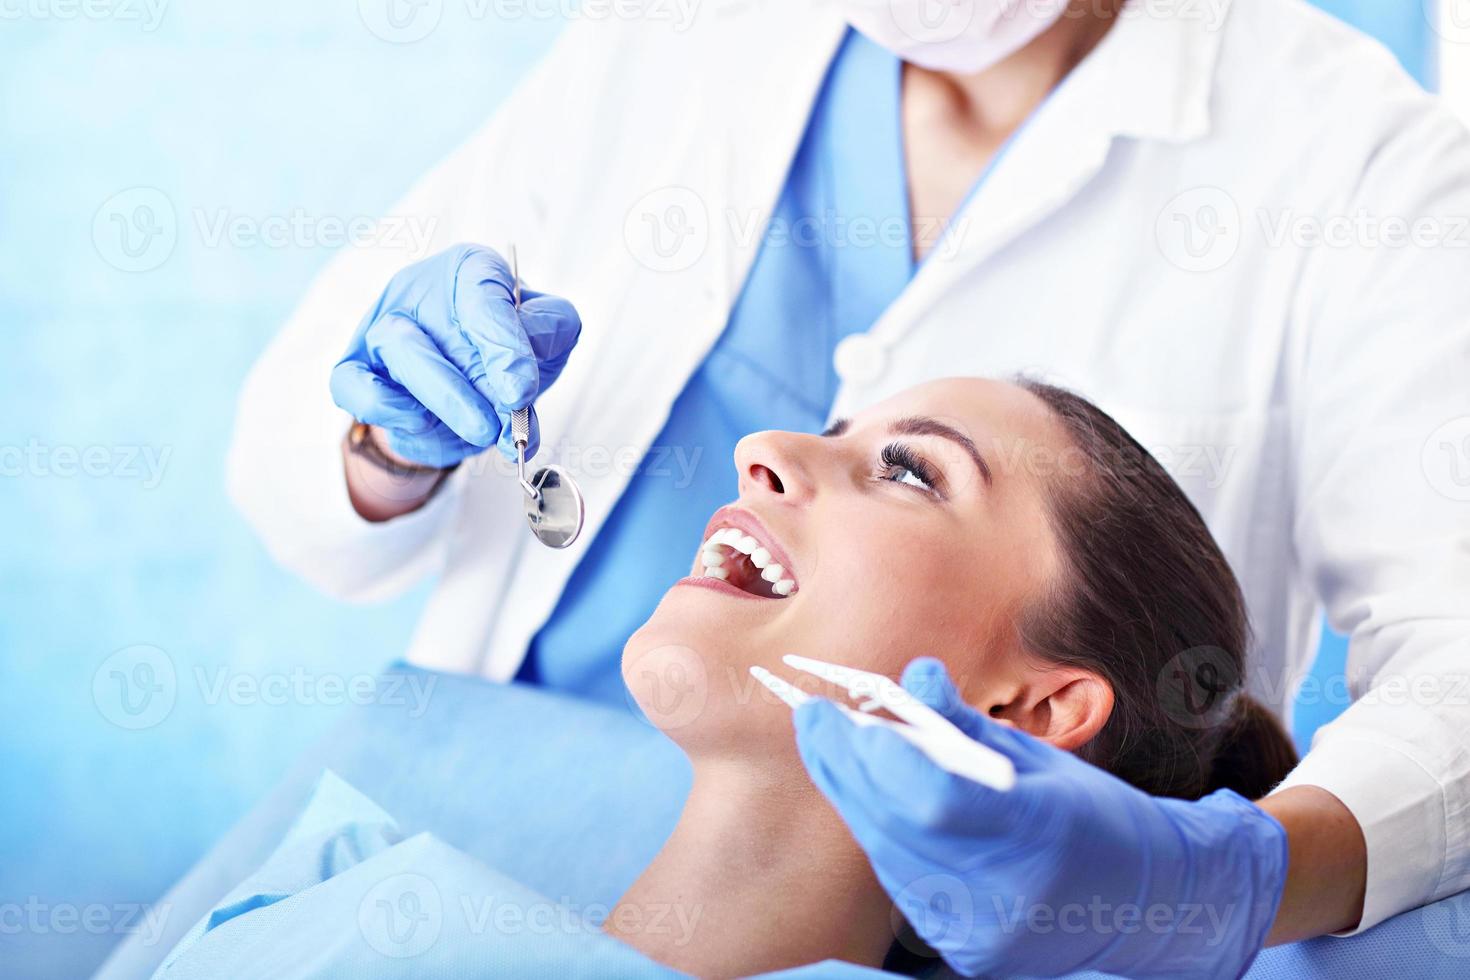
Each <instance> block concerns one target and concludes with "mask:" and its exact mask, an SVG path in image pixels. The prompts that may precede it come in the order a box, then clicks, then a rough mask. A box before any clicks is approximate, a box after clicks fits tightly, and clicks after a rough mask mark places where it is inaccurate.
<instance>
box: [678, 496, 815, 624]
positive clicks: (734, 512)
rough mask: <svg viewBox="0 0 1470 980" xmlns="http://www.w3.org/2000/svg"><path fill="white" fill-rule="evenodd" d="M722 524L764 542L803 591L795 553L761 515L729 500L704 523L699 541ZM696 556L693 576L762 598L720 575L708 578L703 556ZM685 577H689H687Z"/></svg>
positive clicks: (703, 540) (702, 540)
mask: <svg viewBox="0 0 1470 980" xmlns="http://www.w3.org/2000/svg"><path fill="white" fill-rule="evenodd" d="M722 527H733V528H738V529H740V530H741V531H744V532H745V533H746V534H749V535H751V536H752V537H754V538H755V539H756V540H757V541H759V542H760V543H761V547H763V548H765V549H766V550H767V551H769V552H770V553H771V557H772V558H774V559H775V560H776V561H777V562H779V563H780V564H781V567H782V568H784V569H785V570H786V572H787V574H788V575H790V576H791V578H792V580H793V581H795V582H796V589H797V592H798V593H800V591H801V572H800V570H799V569H798V568H797V567H796V565H795V563H793V562H792V560H791V556H790V555H789V554H787V552H786V548H785V547H784V546H783V545H782V544H781V541H780V539H778V538H777V537H776V536H775V535H774V534H772V533H771V532H770V531H769V530H768V529H767V528H766V526H765V525H764V524H762V523H761V521H760V518H758V517H756V516H755V515H754V514H752V513H751V512H750V511H748V510H746V509H745V508H743V507H737V506H736V505H734V504H726V505H725V506H724V507H721V508H720V509H719V510H717V511H715V512H714V514H713V515H712V516H711V517H710V519H709V523H708V524H706V525H705V526H704V534H703V535H702V536H701V537H700V539H699V543H700V544H701V545H702V544H704V542H706V541H708V540H709V538H710V535H711V534H714V533H715V531H717V530H719V529H720V528H722ZM694 560H695V565H694V568H693V569H692V573H691V575H690V577H691V578H696V579H700V580H701V583H702V582H703V581H706V580H707V581H711V582H719V583H720V584H721V585H724V586H726V588H728V589H729V590H730V591H731V592H735V593H738V594H740V595H743V596H745V597H746V598H748V599H760V598H761V597H760V596H753V595H751V594H750V593H749V592H745V591H744V590H742V589H737V588H735V586H733V585H728V584H727V583H725V582H722V581H720V580H719V579H715V578H710V579H706V577H705V576H702V575H700V571H701V569H700V567H699V565H698V561H699V556H698V555H695V559H694ZM685 581H687V579H686V580H685ZM767 601H769V600H767Z"/></svg>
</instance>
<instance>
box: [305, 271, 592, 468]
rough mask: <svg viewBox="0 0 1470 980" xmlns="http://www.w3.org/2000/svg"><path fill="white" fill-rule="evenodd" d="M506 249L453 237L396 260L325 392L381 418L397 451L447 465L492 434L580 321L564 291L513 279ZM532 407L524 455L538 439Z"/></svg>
mask: <svg viewBox="0 0 1470 980" xmlns="http://www.w3.org/2000/svg"><path fill="white" fill-rule="evenodd" d="M512 295H513V279H512V276H511V270H510V267H509V265H507V264H506V262H505V260H504V259H502V258H501V257H500V256H499V255H497V254H496V253H495V252H492V251H491V250H490V249H488V248H481V247H480V246H477V245H456V246H455V247H453V248H451V249H449V250H448V251H445V252H441V253H439V254H438V255H434V256H430V257H429V258H427V259H424V260H423V261H421V262H416V263H414V264H413V265H410V266H408V267H407V268H405V269H403V270H402V271H400V272H399V273H398V274H397V275H395V276H394V277H393V278H392V279H391V280H390V281H389V283H388V288H387V289H385V290H384V291H383V295H382V296H381V297H379V299H378V302H377V305H376V306H374V307H373V309H372V310H371V311H370V312H369V313H368V314H367V316H365V317H363V319H362V322H361V323H360V324H359V325H358V328H357V333H356V334H354V335H353V337H352V342H351V343H350V344H349V345H348V347H347V353H346V354H345V355H344V356H343V358H342V360H341V361H340V362H338V364H337V366H336V367H335V368H333V370H332V400H333V401H335V402H336V403H337V404H338V405H340V406H341V407H342V408H344V409H346V410H347V411H348V412H351V413H352V415H353V417H354V418H356V419H359V420H360V421H363V422H367V423H368V424H370V425H376V426H380V427H381V428H383V429H384V430H385V431H386V432H387V435H388V445H389V447H390V448H391V449H392V450H393V451H394V452H395V453H397V454H398V455H400V456H402V457H404V458H406V459H408V460H411V461H413V462H415V463H419V464H421V465H426V466H439V467H448V466H452V465H454V464H455V463H458V462H460V461H461V460H463V459H464V458H466V457H468V456H473V455H475V454H476V453H478V452H480V451H481V450H482V449H484V448H486V447H488V446H493V445H495V444H496V443H497V442H498V443H499V444H500V449H501V452H503V453H505V454H506V455H507V456H508V457H509V458H511V459H514V458H515V445H514V443H513V442H512V441H511V432H510V416H511V413H512V412H513V411H515V410H516V409H518V408H522V407H525V406H527V405H530V404H531V402H532V401H534V400H535V398H536V396H537V395H538V394H539V393H540V392H541V391H543V390H545V389H546V388H547V387H549V386H550V385H551V383H552V382H553V381H555V380H556V378H557V376H558V375H559V374H561V371H562V368H564V367H565V366H566V363H567V356H568V355H569V354H570V353H571V350H572V347H573V346H574V345H575V344H576V343H577V337H578V335H579V334H580V333H581V331H582V322H581V319H580V318H579V317H578V316H577V311H576V310H574V309H573V308H572V305H571V304H570V303H568V302H567V301H566V300H564V299H561V298H559V297H556V296H547V295H545V294H543V293H538V292H535V291H533V290H529V289H526V288H525V287H524V285H522V288H521V308H520V311H519V312H520V315H519V316H517V311H516V309H515V307H514V304H513V302H512ZM540 441H541V433H540V426H539V424H538V423H537V420H536V414H535V410H534V409H532V411H531V438H530V442H529V445H528V446H527V449H526V453H527V456H528V457H529V456H532V455H535V452H536V449H537V447H538V446H539V445H540Z"/></svg>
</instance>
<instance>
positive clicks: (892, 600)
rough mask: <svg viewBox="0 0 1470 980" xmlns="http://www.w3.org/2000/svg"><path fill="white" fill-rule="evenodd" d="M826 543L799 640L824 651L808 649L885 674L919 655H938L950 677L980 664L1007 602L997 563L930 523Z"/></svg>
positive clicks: (1000, 629)
mask: <svg viewBox="0 0 1470 980" xmlns="http://www.w3.org/2000/svg"><path fill="white" fill-rule="evenodd" d="M916 542H923V544H922V545H921V544H916ZM833 550H834V549H828V553H827V554H824V556H823V557H824V561H823V565H822V568H821V581H820V583H819V589H820V594H819V595H818V594H817V590H813V595H812V596H811V598H812V599H819V600H820V601H819V602H815V603H814V604H813V605H814V606H815V607H816V610H817V611H816V613H815V615H814V616H813V617H812V621H811V622H810V623H809V624H808V631H809V634H810V635H809V636H808V637H807V638H806V640H807V644H808V645H815V646H814V648H816V649H823V650H826V651H828V653H827V654H825V655H824V654H821V653H818V654H814V656H819V657H825V659H835V658H840V657H845V658H846V660H844V661H843V662H845V663H848V664H850V665H852V666H855V667H861V668H862V669H865V670H873V671H877V672H879V673H883V674H889V675H897V674H899V673H901V672H902V671H903V668H904V666H905V665H907V664H908V662H909V661H911V660H913V659H914V658H915V657H920V656H933V657H939V658H940V659H941V660H944V661H945V662H946V663H947V664H949V665H950V666H951V672H952V673H955V674H960V673H966V672H973V671H975V670H978V669H980V665H981V664H982V663H983V662H984V660H985V659H986V658H987V655H988V653H989V651H990V650H991V648H992V647H994V646H995V638H996V637H997V636H998V635H1000V633H1002V632H1003V626H1004V624H1003V623H1002V622H1001V619H1002V618H1003V610H1004V609H1005V608H1007V606H1008V605H1009V602H1008V597H1007V596H1006V595H1005V594H1004V590H1005V588H1006V586H1005V576H1004V575H1003V574H1002V572H1003V569H1002V568H1000V567H999V566H998V565H997V564H995V563H991V564H987V563H986V561H985V559H984V558H983V557H982V556H978V555H977V554H976V548H974V547H972V546H969V545H964V544H962V543H960V542H958V541H957V540H956V539H955V538H954V536H952V535H944V534H936V533H934V531H933V529H932V528H925V529H923V530H922V532H921V531H917V530H914V529H908V530H904V531H900V530H897V529H895V528H894V527H893V526H892V525H890V526H889V527H888V528H886V529H884V530H881V531H870V532H868V533H866V534H864V535H863V536H862V537H861V538H858V537H856V536H849V537H848V539H847V544H846V545H844V546H843V547H842V548H841V550H840V553H839V554H832V553H831V552H832V551H833ZM957 679H958V678H957Z"/></svg>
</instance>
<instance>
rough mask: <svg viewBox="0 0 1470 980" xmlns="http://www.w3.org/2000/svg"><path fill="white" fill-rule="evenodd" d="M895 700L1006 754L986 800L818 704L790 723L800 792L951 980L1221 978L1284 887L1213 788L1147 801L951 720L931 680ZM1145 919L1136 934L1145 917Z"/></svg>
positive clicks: (951, 709)
mask: <svg viewBox="0 0 1470 980" xmlns="http://www.w3.org/2000/svg"><path fill="white" fill-rule="evenodd" d="M903 685H904V687H905V688H906V689H907V690H908V691H910V692H911V693H913V694H915V695H916V696H918V697H920V698H921V699H923V700H924V701H925V703H927V704H929V705H930V706H931V707H933V708H936V709H937V710H939V711H941V712H942V713H943V714H944V715H945V716H946V717H948V718H949V719H950V720H951V721H953V722H954V723H955V724H956V725H958V726H959V727H960V728H961V729H963V730H964V731H965V733H966V734H967V735H969V736H970V737H972V738H975V739H977V740H978V741H980V742H983V743H984V744H986V745H989V746H991V747H992V748H995V749H997V750H998V751H1000V752H1002V753H1004V754H1005V755H1007V756H1009V757H1010V758H1011V760H1012V761H1013V762H1014V763H1015V766H1016V785H1015V787H1014V788H1013V789H1011V790H1010V791H1008V792H997V791H995V790H992V789H989V788H987V787H985V786H981V785H980V784H978V783H974V782H971V781H970V780H967V779H964V778H961V777H959V776H953V775H951V774H949V773H947V772H945V771H944V770H942V769H940V768H939V767H937V766H935V765H934V764H933V763H932V762H930V761H929V759H928V757H927V756H925V755H924V754H923V753H922V752H920V751H919V750H918V749H916V748H914V746H912V745H911V744H909V743H908V742H907V741H905V740H904V739H902V738H900V737H899V736H897V735H895V734H894V733H893V732H891V731H887V730H884V729H882V728H879V727H863V728H860V727H857V726H855V725H853V724H852V722H850V721H849V720H848V719H847V718H846V717H844V716H843V715H842V714H841V713H840V712H839V711H838V710H837V709H836V706H835V705H833V704H832V703H831V702H829V701H824V700H816V701H812V702H810V703H808V704H805V705H803V706H802V707H801V708H800V709H798V710H797V712H796V715H795V724H796V734H797V744H798V746H799V748H800V751H801V757H802V760H803V762H805V764H806V767H807V770H808V771H809V772H810V773H811V776H812V779H813V780H814V781H815V782H816V784H817V785H818V786H819V787H820V788H821V790H822V792H823V793H825V794H826V796H827V798H828V799H829V800H831V801H832V804H833V805H834V806H835V807H836V808H837V810H838V812H839V813H840V814H841V815H842V817H843V819H844V820H846V822H847V824H848V826H849V827H850V828H851V830H852V833H853V836H854V837H855V838H856V839H857V842H858V843H859V844H860V845H861V846H862V848H863V850H864V851H866V852H867V854H868V857H869V859H870V860H871V862H872V865H873V868H874V869H875V870H876V871H877V874H878V878H879V880H880V881H881V882H882V883H883V887H884V888H885V889H886V890H887V891H888V893H889V894H890V895H891V896H892V897H893V899H894V901H895V903H896V904H897V905H898V907H899V909H900V910H901V911H902V912H903V913H904V914H905V916H906V917H907V918H908V919H909V921H910V923H911V924H912V925H913V926H914V928H915V931H917V932H918V934H919V935H920V936H922V937H923V938H924V940H925V941H926V942H928V943H929V944H930V945H931V946H933V947H934V948H935V949H936V950H937V951H938V952H939V953H940V954H941V955H942V956H943V957H944V958H945V960H946V961H947V962H948V963H949V964H950V966H952V967H954V968H955V969H956V970H958V971H960V972H961V973H963V974H966V975H968V976H974V975H976V974H979V973H985V974H997V975H1001V976H1014V975H1018V974H1019V975H1028V976H1058V975H1061V974H1066V973H1071V972H1074V971H1077V970H1084V969H1094V970H1101V971H1103V972H1109V973H1120V974H1124V975H1126V976H1129V977H1174V978H1181V977H1238V976H1240V975H1241V974H1243V973H1244V972H1245V970H1246V968H1247V967H1249V965H1250V963H1251V961H1252V960H1253V959H1254V958H1255V955H1256V953H1257V952H1258V951H1259V950H1260V948H1261V945H1262V944H1263V942H1264V941H1265V937H1266V933H1267V931H1268V930H1269V928H1270V926H1271V922H1272V920H1273V919H1274V918H1275V916H1276V908H1277V905H1278V904H1279V902H1280V900H1281V892H1282V888H1283V887H1284V884H1285V880H1286V857H1287V854H1286V832H1285V831H1284V830H1283V829H1282V827H1281V825H1280V824H1279V823H1277V822H1276V821H1275V820H1274V819H1273V818H1271V817H1270V816H1268V815H1267V814H1266V813H1265V812H1264V811H1262V810H1261V809H1259V808H1258V807H1256V806H1254V805H1252V804H1251V803H1249V802H1247V801H1246V800H1244V799H1242V798H1241V797H1240V796H1238V795H1236V794H1235V793H1232V792H1230V791H1229V790H1220V791H1218V792H1216V793H1213V794H1211V795H1210V796H1207V797H1205V798H1204V799H1202V800H1199V801H1196V802H1186V801H1182V800H1171V799H1160V798H1157V797H1153V796H1149V795H1148V794H1146V793H1143V792H1140V791H1139V790H1137V789H1134V788H1133V787H1132V786H1129V785H1128V784H1127V783H1125V782H1123V781H1122V780H1120V779H1118V778H1116V777H1115V776H1113V775H1111V774H1109V773H1106V772H1104V771H1103V770H1101V769H1098V768H1097V767H1095V766H1092V765H1090V764H1088V763H1086V762H1084V761H1082V760H1081V759H1079V758H1077V757H1076V756H1074V755H1072V754H1070V753H1068V752H1064V751H1062V750H1060V749H1057V748H1054V747H1052V746H1050V745H1048V744H1047V743H1045V742H1042V741H1040V740H1039V739H1035V738H1032V737H1031V736H1029V735H1027V734H1025V733H1023V732H1019V731H1017V730H1015V729H1013V728H1009V727H1007V726H1004V725H1001V724H998V723H997V722H995V721H993V720H991V719H990V718H988V717H986V716H985V715H983V714H981V713H979V712H977V711H975V710H973V709H972V708H970V707H968V706H967V705H965V704H964V703H963V702H962V701H961V700H960V698H959V696H958V695H957V694H956V693H955V689H954V686H953V685H952V684H951V683H950V680H949V677H948V675H947V674H946V673H945V671H944V666H943V665H942V664H940V663H939V662H938V661H936V660H932V659H922V660H916V661H914V662H913V663H912V664H910V665H909V668H908V670H906V671H905V672H904V677H903ZM1151 915H1152V916H1153V917H1154V918H1153V919H1150V918H1149V917H1150V916H1151Z"/></svg>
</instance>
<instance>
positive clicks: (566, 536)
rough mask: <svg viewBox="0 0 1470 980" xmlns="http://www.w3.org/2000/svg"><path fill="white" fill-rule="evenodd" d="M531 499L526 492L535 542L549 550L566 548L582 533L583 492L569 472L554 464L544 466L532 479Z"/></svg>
mask: <svg viewBox="0 0 1470 980" xmlns="http://www.w3.org/2000/svg"><path fill="white" fill-rule="evenodd" d="M531 487H532V488H533V489H534V490H535V491H536V495H535V496H532V495H531V493H530V491H527V492H526V495H525V502H526V523H527V524H529V525H531V533H532V534H534V535H536V540H538V541H540V542H541V543H542V544H544V545H546V547H548V548H565V547H566V546H567V545H569V544H571V543H572V542H573V541H575V540H577V535H578V534H580V533H581V532H582V520H583V518H584V516H585V514H586V511H585V509H584V507H583V504H582V491H581V490H578V489H577V484H576V483H574V482H572V478H571V476H570V475H568V473H567V471H566V470H564V469H562V468H561V467H560V466H557V465H556V464H555V463H553V464H551V465H549V466H543V467H541V468H540V469H539V470H537V471H536V474H535V475H534V476H532V477H531Z"/></svg>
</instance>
